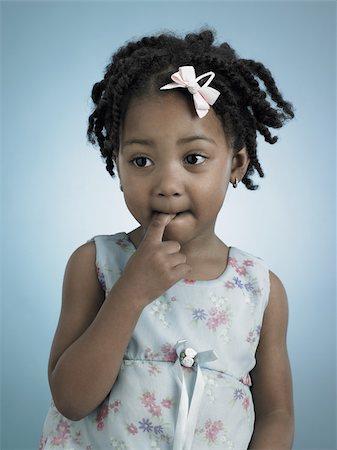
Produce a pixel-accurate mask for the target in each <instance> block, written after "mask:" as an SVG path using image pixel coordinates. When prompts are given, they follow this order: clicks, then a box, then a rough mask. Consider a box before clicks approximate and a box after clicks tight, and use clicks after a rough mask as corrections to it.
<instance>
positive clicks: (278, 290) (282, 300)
mask: <svg viewBox="0 0 337 450" xmlns="http://www.w3.org/2000/svg"><path fill="white" fill-rule="evenodd" d="M269 280H270V291H269V301H268V307H269V309H275V310H279V311H280V310H282V311H284V312H287V310H288V297H287V292H286V289H285V287H284V285H283V283H282V281H281V280H280V278H279V277H278V276H277V275H276V274H275V273H274V272H272V271H271V270H269Z"/></svg>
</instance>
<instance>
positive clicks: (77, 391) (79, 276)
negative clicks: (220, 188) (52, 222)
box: [48, 214, 191, 420]
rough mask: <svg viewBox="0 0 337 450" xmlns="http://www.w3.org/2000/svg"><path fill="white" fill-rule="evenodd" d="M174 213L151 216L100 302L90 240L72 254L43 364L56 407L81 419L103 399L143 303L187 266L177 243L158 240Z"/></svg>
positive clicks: (184, 272) (115, 376)
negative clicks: (49, 351)
mask: <svg viewBox="0 0 337 450" xmlns="http://www.w3.org/2000/svg"><path fill="white" fill-rule="evenodd" d="M173 217H174V216H172V215H167V214H160V215H159V216H156V217H154V218H153V220H152V221H151V223H150V224H149V226H148V228H147V231H146V234H145V236H144V238H143V240H142V242H141V243H140V245H139V247H138V248H137V251H136V252H135V253H134V254H133V255H132V256H131V257H130V259H129V261H128V263H127V265H126V266H125V268H124V271H123V274H122V275H121V277H120V278H119V279H118V280H117V281H116V283H115V284H114V286H113V287H112V289H111V290H110V292H109V295H108V296H107V298H106V299H105V301H104V292H103V291H102V288H101V286H100V283H99V281H98V279H97V274H96V267H95V260H96V246H95V243H94V242H89V243H87V244H84V245H82V246H81V247H79V248H78V249H77V250H76V251H75V252H74V253H73V254H72V255H71V257H70V259H69V261H68V264H67V267H66V271H65V275H64V283H63V293H62V309H61V315H60V320H59V324H58V327H57V330H56V333H55V337H54V341H53V345H52V349H51V354H50V360H49V367H48V376H49V384H50V389H51V392H52V396H53V400H54V403H55V406H56V408H57V409H58V410H59V411H60V413H61V414H63V415H64V416H66V417H68V418H69V419H71V420H80V419H82V418H83V417H85V416H87V415H88V414H89V413H90V412H92V411H93V410H94V409H95V408H96V407H97V406H98V405H99V404H100V403H101V402H102V401H103V400H104V399H105V398H106V396H107V395H108V394H109V392H110V390H111V388H112V386H113V384H114V382H115V380H116V378H117V375H118V372H119V369H120V366H121V363H122V360H123V357H124V353H125V350H126V348H127V345H128V343H129V341H130V338H131V335H132V332H133V330H134V328H135V326H136V324H137V321H138V318H139V316H140V314H141V312H142V310H143V309H144V307H145V306H146V305H147V304H148V303H150V302H151V301H153V300H154V299H155V298H157V297H159V296H160V295H161V294H162V293H163V292H164V291H166V290H167V289H168V288H169V287H170V286H172V285H173V284H174V283H176V282H177V281H178V280H180V279H181V278H184V277H186V276H187V274H188V273H189V272H190V271H191V267H190V266H189V265H188V264H186V256H185V255H183V254H182V253H180V245H179V243H178V242H173V241H165V242H163V241H162V237H163V234H164V229H165V227H166V225H167V224H168V223H169V221H170V220H172V218H173Z"/></svg>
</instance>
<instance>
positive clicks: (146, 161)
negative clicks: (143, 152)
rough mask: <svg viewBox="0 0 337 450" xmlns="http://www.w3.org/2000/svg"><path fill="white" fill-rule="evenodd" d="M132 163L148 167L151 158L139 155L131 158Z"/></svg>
mask: <svg viewBox="0 0 337 450" xmlns="http://www.w3.org/2000/svg"><path fill="white" fill-rule="evenodd" d="M130 163H131V164H133V165H134V166H136V167H148V166H150V165H151V164H149V163H151V160H150V159H149V158H146V156H137V157H136V158H133V159H131V161H130Z"/></svg>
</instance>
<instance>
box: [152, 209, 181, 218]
mask: <svg viewBox="0 0 337 450" xmlns="http://www.w3.org/2000/svg"><path fill="white" fill-rule="evenodd" d="M188 212H189V211H188V210H185V211H170V212H166V211H157V210H153V211H152V213H153V214H175V215H176V217H179V216H181V215H183V214H186V213H188ZM176 217H175V218H176ZM173 220H174V219H173Z"/></svg>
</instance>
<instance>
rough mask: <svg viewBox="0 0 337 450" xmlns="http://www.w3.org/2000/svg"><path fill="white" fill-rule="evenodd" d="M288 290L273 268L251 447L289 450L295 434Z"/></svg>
mask: <svg viewBox="0 0 337 450" xmlns="http://www.w3.org/2000/svg"><path fill="white" fill-rule="evenodd" d="M287 325H288V302H287V294H286V291H285V289H284V287H283V285H282V282H281V280H280V279H279V278H278V277H277V276H276V275H275V274H274V273H273V272H271V271H270V295H269V302H268V305H267V307H266V310H265V313H264V319H263V326H262V331H261V336H260V342H259V346H258V349H257V352H256V361H257V362H256V366H255V367H254V369H253V370H252V372H251V377H252V381H253V386H252V395H253V399H254V404H255V414H256V421H255V427H254V433H253V436H252V440H251V442H250V445H249V449H250V450H271V449H272V450H289V449H291V448H292V442H293V434H294V410H293V396H292V380H291V371H290V365H289V359H288V353H287V344H286V334H287Z"/></svg>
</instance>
